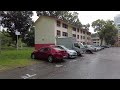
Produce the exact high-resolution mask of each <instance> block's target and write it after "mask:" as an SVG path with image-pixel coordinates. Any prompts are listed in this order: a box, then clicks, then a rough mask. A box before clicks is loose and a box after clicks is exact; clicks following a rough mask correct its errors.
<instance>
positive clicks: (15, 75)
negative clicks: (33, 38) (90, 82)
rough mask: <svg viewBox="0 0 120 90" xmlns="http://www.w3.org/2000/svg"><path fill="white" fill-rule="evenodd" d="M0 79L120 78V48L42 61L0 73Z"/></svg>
mask: <svg viewBox="0 0 120 90" xmlns="http://www.w3.org/2000/svg"><path fill="white" fill-rule="evenodd" d="M0 79H120V48H119V47H111V48H106V49H104V50H101V51H98V52H95V53H94V54H84V57H78V58H76V59H65V60H64V62H54V63H49V62H46V61H41V60H40V63H38V64H34V65H32V66H28V67H23V68H17V69H14V70H8V71H5V72H1V73H0Z"/></svg>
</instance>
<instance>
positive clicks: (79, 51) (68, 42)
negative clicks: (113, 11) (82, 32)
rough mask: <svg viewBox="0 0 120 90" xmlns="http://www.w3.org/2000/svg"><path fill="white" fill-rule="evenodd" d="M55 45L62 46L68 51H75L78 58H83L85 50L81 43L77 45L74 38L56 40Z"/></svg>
mask: <svg viewBox="0 0 120 90" xmlns="http://www.w3.org/2000/svg"><path fill="white" fill-rule="evenodd" d="M56 44H57V45H63V46H65V47H66V48H68V49H72V50H75V51H76V52H77V54H78V56H83V55H82V54H84V52H85V48H83V45H82V43H78V42H77V40H76V38H73V37H67V38H56Z"/></svg>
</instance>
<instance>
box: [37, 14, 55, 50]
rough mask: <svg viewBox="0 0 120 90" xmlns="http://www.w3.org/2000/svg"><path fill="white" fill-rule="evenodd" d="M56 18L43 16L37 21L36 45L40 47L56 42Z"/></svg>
mask: <svg viewBox="0 0 120 90" xmlns="http://www.w3.org/2000/svg"><path fill="white" fill-rule="evenodd" d="M54 24H55V20H54V19H51V18H49V17H44V16H41V18H39V20H38V21H37V22H36V23H35V47H36V48H37V49H38V48H40V47H41V46H44V44H46V45H49V44H55V38H54V37H55V28H54Z"/></svg>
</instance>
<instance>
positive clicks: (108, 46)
mask: <svg viewBox="0 0 120 90" xmlns="http://www.w3.org/2000/svg"><path fill="white" fill-rule="evenodd" d="M102 47H104V48H110V45H102Z"/></svg>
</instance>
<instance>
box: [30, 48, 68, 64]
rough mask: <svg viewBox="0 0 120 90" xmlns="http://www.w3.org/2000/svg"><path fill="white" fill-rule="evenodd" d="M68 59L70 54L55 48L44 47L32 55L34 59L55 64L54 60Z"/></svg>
mask: <svg viewBox="0 0 120 90" xmlns="http://www.w3.org/2000/svg"><path fill="white" fill-rule="evenodd" d="M67 57H68V54H67V52H66V51H64V50H62V49H60V48H57V47H54V46H46V47H43V48H41V49H39V50H37V51H34V52H33V53H32V54H31V58H32V59H46V60H48V61H49V62H53V61H54V60H63V59H64V58H67Z"/></svg>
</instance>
